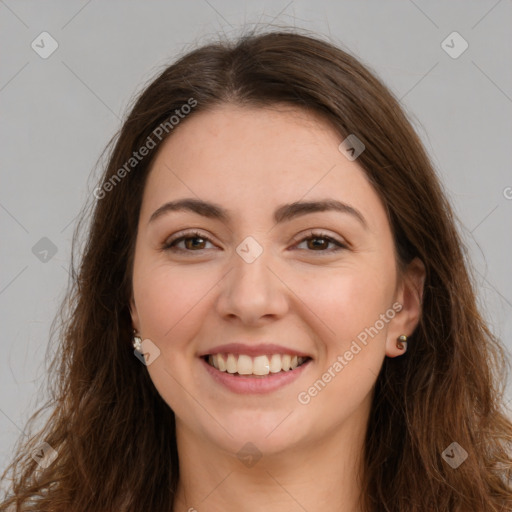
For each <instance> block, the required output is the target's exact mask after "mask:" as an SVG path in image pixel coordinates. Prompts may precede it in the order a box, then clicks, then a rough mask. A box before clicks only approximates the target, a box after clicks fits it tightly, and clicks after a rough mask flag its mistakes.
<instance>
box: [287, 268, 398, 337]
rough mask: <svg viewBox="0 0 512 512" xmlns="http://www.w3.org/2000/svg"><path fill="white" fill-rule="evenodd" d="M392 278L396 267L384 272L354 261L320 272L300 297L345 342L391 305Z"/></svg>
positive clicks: (329, 332)
mask: <svg viewBox="0 0 512 512" xmlns="http://www.w3.org/2000/svg"><path fill="white" fill-rule="evenodd" d="M297 277H298V280H300V277H299V276H297ZM393 278H394V272H393V267H389V268H388V270H387V272H383V271H382V270H381V269H380V268H377V267H375V266H371V265H354V266H350V267H348V266H347V267H345V268H340V269H336V270H335V271H334V272H329V273H324V274H323V275H322V274H321V273H317V274H316V275H315V276H312V277H311V279H308V280H307V282H302V283H300V287H298V289H299V290H301V291H300V298H301V299H302V300H303V301H304V303H305V304H306V305H307V306H308V307H309V308H310V309H311V310H312V311H313V312H314V313H316V315H317V316H318V318H319V319H320V320H322V323H323V325H324V332H325V334H326V335H328V336H329V337H335V339H336V343H339V344H341V345H343V344H344V343H346V341H347V340H348V341H349V340H350V339H352V338H353V337H355V336H357V335H358V334H359V332H361V331H362V330H364V329H365V328H366V327H369V326H371V325H373V324H374V323H375V322H376V321H377V320H378V319H379V318H380V315H381V314H384V313H385V312H386V311H387V310H388V309H389V308H390V307H391V304H392V299H393V291H394V280H393Z"/></svg>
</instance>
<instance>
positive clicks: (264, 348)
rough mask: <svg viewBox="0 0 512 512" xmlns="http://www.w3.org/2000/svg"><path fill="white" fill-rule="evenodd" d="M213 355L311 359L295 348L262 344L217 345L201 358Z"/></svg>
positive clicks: (201, 354) (202, 354)
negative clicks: (279, 356)
mask: <svg viewBox="0 0 512 512" xmlns="http://www.w3.org/2000/svg"><path fill="white" fill-rule="evenodd" d="M213 354H245V355H248V356H252V357H256V356H264V355H269V354H290V355H291V356H299V357H311V356H310V355H309V354H306V353H305V352H302V351H301V350H297V349H295V348H288V347H284V346H282V345H275V344H273V343H268V344H267V343H260V344H258V345H252V344H251V345H246V344H244V343H227V344H224V345H217V346H216V347H212V348H209V349H208V350H206V351H204V352H202V353H200V354H199V357H204V356H208V355H213Z"/></svg>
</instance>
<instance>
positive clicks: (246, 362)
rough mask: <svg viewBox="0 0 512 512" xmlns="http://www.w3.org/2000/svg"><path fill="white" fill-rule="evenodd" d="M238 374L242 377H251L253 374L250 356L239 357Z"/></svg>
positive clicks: (241, 355)
mask: <svg viewBox="0 0 512 512" xmlns="http://www.w3.org/2000/svg"><path fill="white" fill-rule="evenodd" d="M237 371H238V373H239V374H240V375H251V374H252V359H251V358H250V357H249V356H244V355H243V354H240V355H239V356H238V370H237Z"/></svg>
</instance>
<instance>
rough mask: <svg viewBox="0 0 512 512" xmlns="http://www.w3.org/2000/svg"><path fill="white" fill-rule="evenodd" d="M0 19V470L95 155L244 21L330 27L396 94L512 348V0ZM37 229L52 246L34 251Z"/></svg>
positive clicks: (69, 10) (213, 6)
mask: <svg viewBox="0 0 512 512" xmlns="http://www.w3.org/2000/svg"><path fill="white" fill-rule="evenodd" d="M0 20H1V30H0V45H1V48H2V59H1V66H0V105H1V112H2V123H1V126H0V130H1V133H0V140H1V144H2V151H1V152H0V158H1V173H2V175H1V183H2V186H1V189H0V225H1V230H2V244H1V260H2V266H1V271H0V308H1V314H2V320H1V331H2V335H1V337H0V347H1V349H2V355H3V357H2V358H0V389H1V398H0V432H1V433H2V436H1V438H0V470H3V469H4V468H5V466H6V463H7V459H8V457H9V456H10V454H11V452H12V449H13V446H14V443H15V441H16V440H17V438H18V436H19V435H20V434H21V435H22V433H21V431H22V429H23V428H24V424H25V421H26V420H27V418H28V417H29V416H30V414H31V413H32V412H33V411H34V409H35V407H36V406H37V405H38V404H39V403H41V400H42V399H43V398H44V396H45V395H44V392H43V391H44V386H43V385H44V378H45V366H44V357H45V351H46V347H47V345H48V334H49V328H50V324H51V321H52V319H53V317H54V315H55V313H56V311H57V307H58V305H59V303H60V301H61V299H62V297H63V293H64V291H65V287H66V284H67V279H68V268H69V264H70V246H71V245H70V242H71V237H72V234H73V228H74V226H75V222H76V216H77V214H78V212H79V210H80V208H81V206H82V205H83V203H84V201H85V200H86V199H87V197H90V194H91V192H92V190H93V187H94V179H95V178H96V177H97V176H98V173H99V171H98V169H95V163H96V161H97V159H98V158H99V156H100V154H101V151H102V150H103V148H104V146H105V145H106V143H107V142H108V140H109V139H110V138H111V136H112V135H113V134H114V133H115V131H116V130H117V129H118V127H119V126H120V122H121V119H122V118H123V116H124V114H125V113H126V108H127V106H128V104H129V101H130V99H131V98H132V97H133V95H134V94H135V92H136V91H139V90H140V89H141V87H142V86H143V84H144V83H145V82H147V80H148V79H149V78H150V77H152V76H154V74H155V73H156V71H157V70H158V69H160V68H161V67H162V66H163V65H165V64H166V63H170V62H171V61H172V60H174V59H175V58H176V56H177V55H178V54H179V53H182V52H183V51H185V50H188V49H191V48H192V47H193V46H195V45H196V44H197V43H203V42H207V41H208V40H210V39H211V38H213V37H215V35H216V34H217V33H219V32H220V33H223V34H225V35H227V36H230V35H237V34H239V33H240V32H241V27H242V26H245V27H246V28H250V27H252V26H253V25H254V24H257V23H259V24H263V25H265V24H266V23H273V24H280V25H295V26H297V27H303V28H307V29H309V30H313V31H315V32H318V33H320V34H325V35H328V36H330V37H331V38H332V40H333V41H334V42H339V43H340V44H343V45H345V47H346V48H347V49H349V50H350V51H351V52H353V53H354V54H355V55H356V56H358V57H359V58H360V59H361V60H362V61H363V62H364V63H365V64H367V65H368V66H370V67H371V68H372V69H373V70H374V71H375V72H377V74H378V75H379V76H380V77H381V78H382V80H383V81H384V82H385V83H386V84H387V85H388V86H389V87H390V88H391V90H392V91H393V92H394V93H395V94H396V95H397V97H399V98H400V99H401V103H402V104H403V106H404V108H405V109H406V111H407V112H408V113H409V115H410V116H411V120H412V122H413V124H414V126H415V128H416V129H417V131H418V133H419V135H420V136H421V138H422V140H423V141H424V143H425V145H426V148H427V151H428V152H429V153H430V155H431V157H432V160H433V163H434V165H435V166H436V168H437V170H438V172H439V173H440V175H441V178H442V180H443V183H444V185H445V187H446V191H447V193H448V194H449V197H450V198H451V200H452V203H453V205H454V207H455V210H456V212H457V215H458V217H459V219H460V229H461V230H462V231H463V236H464V239H465V241H466V243H467V246H468V249H469V253H470V256H471V258H472V260H473V263H474V268H475V277H476V281H477V284H478V291H479V301H480V303H481V305H482V308H483V313H484V315H485V316H486V317H487V318H488V320H489V322H490V325H491V328H492V330H493V332H494V333H495V334H496V335H498V336H499V337H501V338H502V339H503V340H504V343H505V344H506V346H507V348H508V349H509V350H510V349H512V292H511V289H512V273H511V272H510V262H511V253H512V240H511V233H512V188H507V187H512V172H511V165H510V164H511V159H512V158H511V157H512V153H511V151H510V146H511V142H512V116H511V113H512V68H511V65H510V63H511V62H512V37H511V34H510V28H511V27H512V23H511V22H512V2H511V1H507V0H501V1H496V0H493V1H482V0H479V1H464V2H460V1H451V2H446V1H444V0H443V1H430V2H427V1H420V0H415V1H414V2H413V1H410V0H400V1H389V0H386V1H382V0H378V1H377V0H375V1H366V2H362V1H361V2H356V1H320V0H315V1H299V0H294V1H286V0H285V1H274V2H270V1H267V2H262V1H257V2H256V1H246V2H242V1H235V0H231V1H228V0H208V1H206V0H192V1H176V2H170V1H167V2H163V1H152V2H143V1H136V2H134V1H131V2H130V1H122V2H121V1H110V2H99V1H98V0H92V1H91V0H89V1H85V2H78V1H69V0H68V1H61V2H57V1H50V2H36V1H30V2H29V1H14V0H0ZM43 31H47V32H49V33H50V34H51V36H52V37H53V38H54V39H55V40H56V41H57V43H58V45H59V46H58V48H57V50H56V51H55V52H54V53H53V54H52V55H51V56H49V57H48V58H46V59H43V58H41V57H40V56H39V55H38V53H36V52H35V51H34V50H33V49H32V47H31V43H32V41H34V40H35V42H36V43H38V44H39V45H40V46H43V44H44V47H45V49H46V50H47V49H48V48H49V43H48V40H46V42H45V43H41V38H40V37H38V36H39V35H40V34H41V32H43ZM453 31H457V32H459V33H460V34H461V36H462V37H463V38H464V39H465V40H466V41H467V43H468V44H469V47H468V49H467V50H466V51H465V52H464V53H462V54H461V55H460V56H459V57H458V58H452V57H451V56H449V55H448V54H447V53H446V52H445V50H444V49H443V47H442V46H441V43H442V41H443V40H445V39H446V38H447V36H448V35H449V34H451V33H452V32H453ZM448 41H451V40H450V39H449V40H448ZM459 43H460V41H454V43H451V42H448V44H449V45H451V46H454V50H457V49H459V48H461V46H460V44H459ZM454 50H452V51H454ZM507 197H508V198H507ZM44 237H46V238H48V239H49V240H51V242H52V244H54V246H55V247H56V249H57V252H56V254H54V255H52V253H51V252H49V253H48V254H47V255H45V254H44V253H41V252H39V253H38V251H41V247H42V248H43V249H44V248H45V247H47V246H48V241H43V242H40V240H41V239H42V238H44ZM36 244H39V245H36ZM34 246H35V247H36V249H33V248H34ZM34 253H36V254H34ZM45 258H46V259H47V261H44V259H45ZM511 391H512V389H511V386H509V388H508V393H507V400H508V399H510V398H512V392H511Z"/></svg>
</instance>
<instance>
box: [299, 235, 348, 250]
mask: <svg viewBox="0 0 512 512" xmlns="http://www.w3.org/2000/svg"><path fill="white" fill-rule="evenodd" d="M304 242H305V243H306V247H307V249H308V250H309V251H315V252H336V251H339V250H341V249H346V245H345V244H343V243H341V242H339V241H338V240H336V239H335V238H332V237H331V236H328V235H325V234H322V233H311V235H309V236H308V237H306V238H303V239H302V240H301V241H300V243H299V245H300V244H302V243H304ZM330 244H333V245H335V246H336V247H335V248H331V249H329V245H330Z"/></svg>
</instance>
